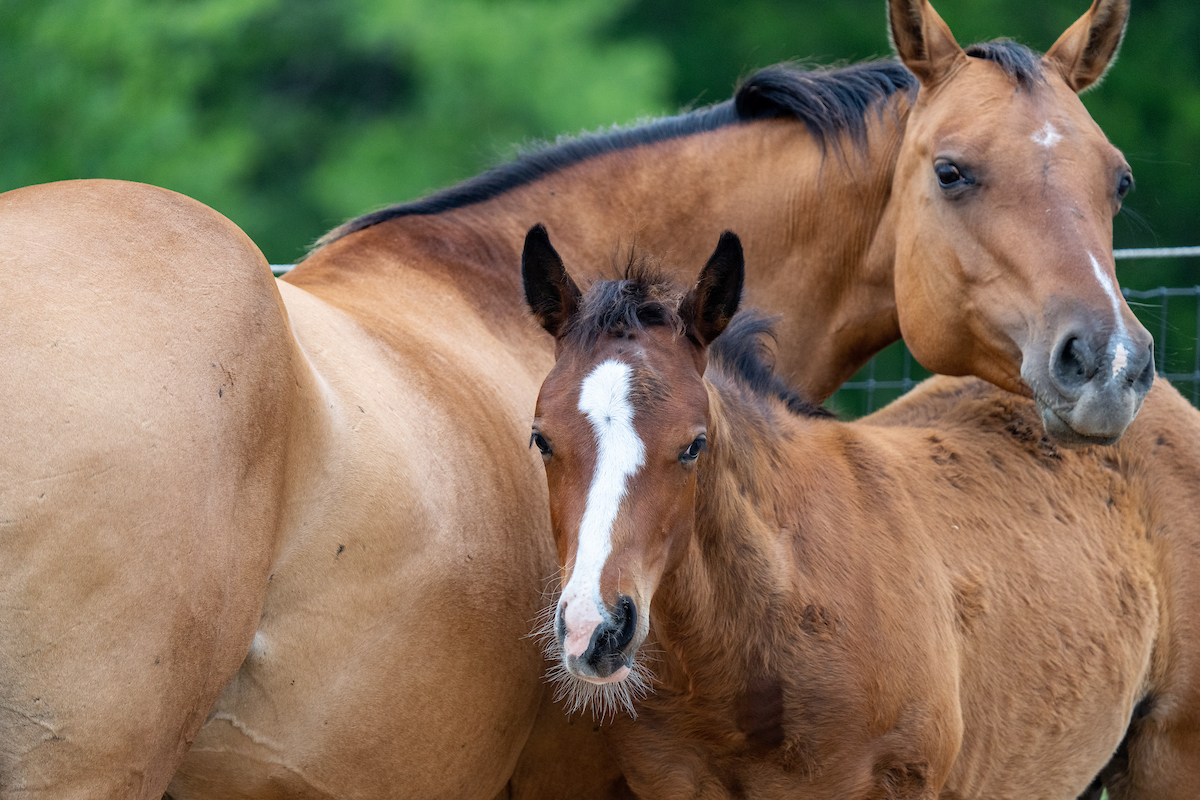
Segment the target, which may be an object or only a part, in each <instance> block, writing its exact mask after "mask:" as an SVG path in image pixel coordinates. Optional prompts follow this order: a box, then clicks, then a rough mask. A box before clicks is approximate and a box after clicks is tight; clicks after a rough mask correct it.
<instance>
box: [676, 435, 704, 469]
mask: <svg viewBox="0 0 1200 800" xmlns="http://www.w3.org/2000/svg"><path fill="white" fill-rule="evenodd" d="M707 444H708V439H707V438H706V437H705V436H704V434H703V433H702V434H700V435H699V436H697V437H696V438H695V439H693V440H692V443H691V444H689V445H688V448H687V450H684V451H683V452H682V453H680V454H679V460H680V461H682V462H683V463H684V464H690V463H692V462H693V461H695V460H696V458H697V457H698V456H699V455H700V451H701V450H703V449H704V448H705V446H706V445H707Z"/></svg>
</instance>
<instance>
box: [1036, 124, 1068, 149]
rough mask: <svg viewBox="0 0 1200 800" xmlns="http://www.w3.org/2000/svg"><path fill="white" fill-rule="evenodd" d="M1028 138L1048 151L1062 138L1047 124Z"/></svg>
mask: <svg viewBox="0 0 1200 800" xmlns="http://www.w3.org/2000/svg"><path fill="white" fill-rule="evenodd" d="M1029 138H1030V139H1031V140H1032V141H1033V143H1034V144H1036V145H1039V146H1041V147H1044V148H1046V149H1047V150H1049V149H1050V148H1051V147H1054V145H1056V144H1058V143H1059V142H1061V141H1062V138H1063V137H1062V134H1061V133H1059V132H1058V130H1057V129H1056V128H1055V127H1054V126H1053V125H1051V124H1050V123H1049V122H1047V123H1046V124H1045V125H1043V126H1042V127H1041V128H1040V129H1039V130H1038V131H1037V132H1036V133H1034V134H1033V136H1030V137H1029Z"/></svg>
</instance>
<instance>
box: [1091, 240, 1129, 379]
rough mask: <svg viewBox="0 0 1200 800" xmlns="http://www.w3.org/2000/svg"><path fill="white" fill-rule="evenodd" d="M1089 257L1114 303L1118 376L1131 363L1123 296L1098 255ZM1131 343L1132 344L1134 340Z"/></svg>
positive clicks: (1114, 368) (1115, 373) (1114, 359)
mask: <svg viewBox="0 0 1200 800" xmlns="http://www.w3.org/2000/svg"><path fill="white" fill-rule="evenodd" d="M1088 258H1089V259H1091V262H1092V272H1093V273H1095V275H1096V280H1098V281H1100V286H1101V287H1102V288H1103V289H1104V293H1105V294H1107V295H1108V301H1109V303H1111V304H1112V309H1113V316H1114V317H1115V318H1116V322H1117V333H1116V335H1115V336H1113V339H1114V340H1116V345H1115V347H1114V349H1113V354H1112V377H1113V378H1116V377H1117V376H1118V375H1120V374H1121V371H1122V370H1124V369H1125V366H1126V365H1127V364H1128V363H1129V348H1127V347H1126V346H1125V343H1126V342H1130V339H1129V329H1128V328H1126V327H1125V319H1124V318H1123V317H1122V316H1121V297H1120V295H1118V294H1117V287H1116V286H1114V285H1113V282H1112V279H1111V278H1109V277H1108V273H1107V272H1105V271H1104V268H1103V267H1101V266H1100V262H1099V261H1097V260H1096V257H1095V256H1094V255H1092V254H1091V253H1088ZM1130 344H1131V345H1132V342H1130Z"/></svg>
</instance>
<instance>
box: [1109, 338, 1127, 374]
mask: <svg viewBox="0 0 1200 800" xmlns="http://www.w3.org/2000/svg"><path fill="white" fill-rule="evenodd" d="M1127 363H1129V355H1128V353H1126V351H1125V343H1124V342H1117V349H1116V350H1115V351H1113V363H1112V376H1113V377H1114V378H1115V377H1117V376H1118V375H1120V374H1121V370H1123V369H1125V365H1126V364H1127Z"/></svg>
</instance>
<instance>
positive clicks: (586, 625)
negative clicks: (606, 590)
mask: <svg viewBox="0 0 1200 800" xmlns="http://www.w3.org/2000/svg"><path fill="white" fill-rule="evenodd" d="M589 610H591V609H589ZM595 611H596V612H598V614H597V616H598V619H597V618H590V619H589V615H578V614H568V613H567V608H566V604H565V603H560V604H559V606H558V611H557V615H556V616H557V619H556V620H555V626H554V627H555V632H556V634H557V635H558V643H559V646H560V647H561V648H562V652H563V660H564V662H565V664H566V667H567V670H568V671H569V672H570V673H571V674H572V675H574V676H575V677H576V678H579V679H580V680H584V681H587V682H589V683H595V684H605V683H617V682H618V681H621V680H623V679H624V678H625V677H626V676H627V675H629V672H630V669H631V668H632V666H633V654H634V652H635V651H636V650H637V647H638V645H639V644H640V643H641V642H640V637H637V632H638V627H639V626H638V610H637V605H636V604H635V603H634V602H633V598H631V597H629V596H628V595H620V596H618V598H617V602H616V603H615V604H614V605H613V607H612V608H611V609H610V608H599V607H598V608H596V609H595ZM568 618H570V619H571V621H572V623H574V624H573V625H571V624H569V623H568ZM582 620H586V622H582ZM635 638H638V639H639V641H636V642H635V641H634V640H635Z"/></svg>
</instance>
